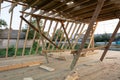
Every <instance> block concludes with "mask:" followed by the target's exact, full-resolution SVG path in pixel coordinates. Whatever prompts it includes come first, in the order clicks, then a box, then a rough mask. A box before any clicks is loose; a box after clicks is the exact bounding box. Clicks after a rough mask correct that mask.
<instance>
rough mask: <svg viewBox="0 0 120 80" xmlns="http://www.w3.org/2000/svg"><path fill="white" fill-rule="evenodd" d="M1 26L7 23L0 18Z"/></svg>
mask: <svg viewBox="0 0 120 80" xmlns="http://www.w3.org/2000/svg"><path fill="white" fill-rule="evenodd" d="M2 26H4V27H6V26H7V23H6V21H5V20H3V19H0V27H2Z"/></svg>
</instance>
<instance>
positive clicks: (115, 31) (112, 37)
mask: <svg viewBox="0 0 120 80" xmlns="http://www.w3.org/2000/svg"><path fill="white" fill-rule="evenodd" d="M119 28H120V19H119V22H118V25H117V27H116V28H115V30H114V32H113V34H112V36H111V38H110V40H109V42H108V44H107V46H106V47H105V50H104V52H103V54H102V56H101V58H100V61H103V59H104V57H105V55H106V53H107V51H108V49H109V47H110V45H111V43H112V41H113V40H114V38H115V35H116V34H117V32H118V30H119Z"/></svg>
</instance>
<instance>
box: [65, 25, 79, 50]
mask: <svg viewBox="0 0 120 80" xmlns="http://www.w3.org/2000/svg"><path fill="white" fill-rule="evenodd" d="M77 25H78V24H77V23H75V26H74V29H73V31H72V33H71V35H70V38H69V39H72V36H73V34H74V32H75V29H77V28H76V27H77ZM66 48H67V45H66ZM69 48H70V47H68V49H69ZM71 49H72V48H71Z"/></svg>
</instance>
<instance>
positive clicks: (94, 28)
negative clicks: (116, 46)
mask: <svg viewBox="0 0 120 80" xmlns="http://www.w3.org/2000/svg"><path fill="white" fill-rule="evenodd" d="M97 24H98V22H97V23H96V24H95V26H94V27H93V30H92V34H91V36H90V37H91V38H90V42H89V45H88V47H87V48H90V46H91V45H92V41H93V40H94V32H95V30H96V28H97Z"/></svg>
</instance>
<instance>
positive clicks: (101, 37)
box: [95, 33, 110, 42]
mask: <svg viewBox="0 0 120 80" xmlns="http://www.w3.org/2000/svg"><path fill="white" fill-rule="evenodd" d="M109 40H110V35H108V34H107V33H104V34H102V35H98V36H96V37H95V42H108V41H109Z"/></svg>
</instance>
